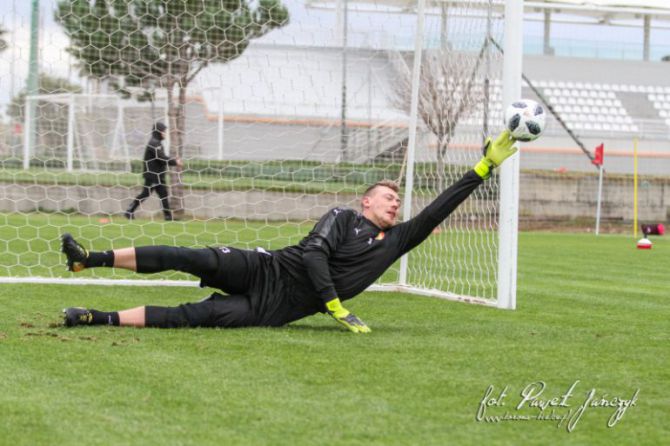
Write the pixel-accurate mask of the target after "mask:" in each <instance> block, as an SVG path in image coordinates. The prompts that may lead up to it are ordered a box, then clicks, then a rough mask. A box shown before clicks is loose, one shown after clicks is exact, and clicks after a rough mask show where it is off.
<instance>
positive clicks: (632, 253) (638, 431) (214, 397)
mask: <svg viewBox="0 0 670 446" xmlns="http://www.w3.org/2000/svg"><path fill="white" fill-rule="evenodd" d="M7 223H8V224H9V222H7ZM203 224H204V223H203ZM54 226H56V225H55V224H54ZM176 227H177V226H175V228H176ZM204 229H205V228H203V230H204ZM303 229H304V228H303ZM8 230H9V229H7V228H3V231H8ZM125 230H127V231H131V232H132V231H135V230H138V231H139V230H140V229H139V228H134V227H133V225H129V226H128V227H127V228H126V229H125ZM145 230H147V231H149V230H148V229H145ZM264 230H269V229H264ZM54 231H55V230H54ZM82 231H84V232H85V231H91V234H92V235H94V233H95V229H94V227H93V225H91V227H90V228H87V227H84V228H83V229H82ZM156 231H158V230H156ZM290 231H292V230H290ZM159 232H160V231H158V232H157V233H156V234H154V233H147V234H146V237H147V238H148V239H150V240H157V239H160V237H165V238H166V239H167V238H170V237H175V235H174V234H167V235H160V233H159ZM177 232H178V230H177ZM47 233H48V232H47ZM49 234H50V233H49ZM86 234H87V235H88V233H86ZM54 235H57V234H55V233H54ZM177 235H178V234H177ZM184 237H187V236H184ZM96 243H102V241H100V240H97V241H96ZM28 254H31V253H28ZM31 255H32V254H31ZM518 269H519V281H518V309H517V310H516V311H502V310H497V309H492V308H486V307H480V306H472V305H466V304H460V303H452V302H447V301H441V300H437V299H430V298H423V297H416V296H410V295H404V294H395V293H393V294H391V293H389V294H385V293H364V294H363V295H361V296H359V297H358V298H356V299H355V300H353V301H351V302H350V303H348V306H349V307H350V308H351V309H352V310H353V311H354V312H355V313H356V314H358V315H359V316H361V317H362V318H363V319H364V320H365V321H366V322H368V324H369V325H370V326H371V327H372V329H373V332H372V333H371V334H370V335H368V336H356V335H350V334H349V333H347V332H344V331H342V330H340V329H339V327H337V326H336V325H335V324H334V323H333V322H332V321H330V320H329V319H328V318H327V317H325V316H323V315H318V316H314V317H311V318H308V319H305V320H302V321H299V322H296V323H294V324H291V325H289V326H287V327H283V328H278V329H267V328H249V329H238V330H217V329H183V330H158V329H128V328H124V329H114V328H97V327H91V328H78V329H70V330H68V329H64V328H60V327H56V326H53V325H52V324H53V323H54V322H56V321H57V319H58V314H59V311H60V309H61V308H63V307H65V306H72V305H87V306H92V307H97V308H100V309H119V308H126V307H133V306H137V305H143V304H159V305H172V304H177V303H179V302H183V301H193V300H197V299H199V298H201V297H203V296H205V295H206V294H207V291H206V290H199V289H196V288H169V289H166V288H156V287H144V288H138V287H121V286H118V287H92V286H56V285H52V286H46V285H3V286H2V287H1V288H0V376H2V377H3V379H2V380H1V381H0V414H1V415H2V416H1V417H0V444H3V445H5V444H7V445H41V444H43V445H54V444H59V445H69V444H73V445H74V444H93V445H96V444H99V445H109V444H124V445H125V444H128V445H130V444H157V445H158V444H161V445H162V444H192V445H209V444H212V445H221V444H243V445H247V444H254V445H256V444H258V445H279V444H291V445H314V444H341V445H350V444H367V445H392V444H400V445H445V444H453V445H468V444H487V445H498V444H500V445H507V444H510V445H516V444H538V445H540V444H541V445H548V444H549V445H555V444H584V445H610V444H637V445H659V444H664V443H666V442H667V439H668V438H670V428H668V424H667V415H668V408H669V407H670V386H669V385H668V383H670V372H669V369H670V361H669V360H668V357H669V355H668V353H669V348H668V343H669V341H670V335H669V331H668V326H669V325H668V319H669V317H670V311H669V308H670V305H669V303H668V271H669V270H670V241H668V240H667V239H664V238H660V239H658V238H657V239H654V248H653V249H652V250H651V251H638V250H636V249H635V246H634V240H632V238H631V237H624V236H600V237H594V236H592V235H577V234H551V233H522V234H521V235H520V246H519V268H518ZM576 380H579V381H580V383H579V384H578V385H577V387H576V389H575V392H574V397H573V398H572V399H571V400H570V401H569V402H570V403H571V407H572V408H573V409H576V408H577V406H578V405H579V404H580V403H581V401H583V400H584V398H585V393H586V392H587V391H588V390H590V389H591V388H595V389H596V391H597V392H598V394H599V395H602V394H603V393H606V394H607V395H608V397H609V398H612V397H615V396H619V397H622V398H630V397H631V395H632V394H633V392H634V391H635V390H636V389H638V388H639V389H640V393H639V398H638V401H637V405H636V406H634V407H631V408H630V409H629V410H628V412H627V413H626V414H625V416H624V417H623V419H622V420H621V421H620V422H619V423H618V424H617V425H616V426H614V427H612V428H608V427H607V426H606V423H607V420H608V418H609V417H610V415H611V414H612V413H613V411H614V409H612V408H590V409H588V410H587V411H586V412H585V413H584V415H583V416H582V418H581V419H580V421H579V423H578V424H577V426H576V428H575V429H574V431H573V432H572V433H568V432H567V431H566V429H565V427H564V426H561V427H557V422H554V421H552V422H549V421H515V422H509V421H508V422H500V423H486V422H477V421H476V420H475V415H476V412H477V409H478V406H479V402H480V400H481V399H482V397H483V395H484V392H485V390H486V389H487V387H488V386H489V385H494V386H495V388H496V390H497V391H499V390H500V389H501V388H502V387H504V386H509V391H508V396H507V397H506V406H505V407H501V408H496V407H492V408H489V413H490V414H492V415H496V414H497V415H502V414H503V413H504V411H505V410H510V411H512V412H514V410H513V408H512V406H513V405H514V403H516V402H518V401H519V399H520V397H519V393H520V391H521V390H522V389H523V387H525V386H526V385H527V384H529V383H532V382H535V381H544V382H546V383H547V386H548V387H547V389H546V391H545V394H544V396H546V397H555V396H560V395H562V394H563V393H565V391H566V390H567V389H568V387H569V386H570V385H571V384H572V383H574V382H575V381H576ZM557 412H560V413H565V412H567V409H562V408H558V409H557ZM536 413H537V410H535V409H531V408H524V409H522V410H520V411H519V412H518V414H536Z"/></svg>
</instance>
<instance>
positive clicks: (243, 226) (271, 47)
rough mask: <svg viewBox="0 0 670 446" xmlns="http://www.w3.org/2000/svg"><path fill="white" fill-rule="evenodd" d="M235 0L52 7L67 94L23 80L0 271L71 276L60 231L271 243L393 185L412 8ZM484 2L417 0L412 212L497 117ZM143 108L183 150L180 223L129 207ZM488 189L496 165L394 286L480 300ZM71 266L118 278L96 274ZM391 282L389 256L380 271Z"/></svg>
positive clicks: (491, 292) (134, 238) (497, 23)
mask: <svg viewBox="0 0 670 446" xmlns="http://www.w3.org/2000/svg"><path fill="white" fill-rule="evenodd" d="M243 4H244V2H242V3H237V2H221V1H203V2H161V1H131V0H128V1H121V2H118V1H117V2H111V1H100V2H88V1H60V2H58V11H57V17H58V20H57V23H58V27H59V29H60V32H65V34H66V35H67V36H68V37H69V40H68V39H66V42H67V44H68V45H69V46H70V48H71V49H70V54H71V55H72V56H71V58H70V63H71V64H72V66H74V67H77V70H78V71H79V75H74V74H72V77H71V79H72V83H73V84H76V85H78V86H80V87H79V91H83V93H80V92H79V91H76V92H74V93H73V92H67V93H59V94H49V93H52V92H50V91H42V90H40V91H39V94H35V92H33V94H29V95H27V96H26V97H27V100H26V101H25V104H27V108H29V109H30V110H31V111H30V112H27V111H22V112H21V113H17V114H16V116H14V117H13V118H12V119H14V120H15V122H17V123H20V122H24V123H25V125H24V126H23V129H24V130H25V131H24V132H23V133H24V134H23V135H22V136H23V140H22V142H21V144H23V145H24V146H25V147H22V148H21V147H20V145H19V144H15V145H13V146H11V148H10V149H9V150H8V152H7V156H6V159H5V163H4V164H3V168H2V176H3V178H4V182H3V184H2V185H1V186H0V187H2V189H3V190H4V192H3V193H2V197H1V198H0V206H2V215H1V217H0V218H2V219H3V220H4V221H3V223H4V224H5V228H6V229H5V231H6V232H7V236H6V237H4V238H3V239H4V242H2V245H1V246H0V251H1V252H2V254H3V255H2V256H1V258H2V260H1V261H0V262H1V263H2V272H1V273H2V274H3V275H4V276H7V277H20V276H26V275H29V276H34V277H69V273H66V272H64V268H63V259H62V258H61V255H60V254H59V253H58V252H57V246H58V236H59V234H60V233H62V232H65V231H68V232H71V233H72V234H73V235H74V236H75V237H76V238H77V239H79V240H80V241H81V242H82V243H84V244H85V245H87V246H89V247H91V248H92V249H96V250H102V249H109V248H121V247H126V246H129V245H135V246H138V245H144V244H159V243H160V244H177V245H185V246H208V245H214V246H216V245H226V244H231V245H235V246H238V247H241V248H253V247H256V246H261V247H264V248H268V249H276V248H280V247H282V246H285V245H287V244H291V243H297V242H298V241H299V240H300V239H301V238H302V237H303V236H304V235H305V234H306V233H307V232H308V231H309V230H310V229H311V227H312V226H313V224H314V221H315V220H316V219H318V218H319V217H320V216H321V215H322V214H323V213H325V212H326V211H327V210H328V209H329V208H330V207H333V206H335V205H349V206H351V207H355V208H357V207H358V201H359V199H360V195H361V192H362V191H363V190H365V188H366V187H367V186H368V185H370V184H371V183H374V182H375V181H378V180H381V179H384V178H390V179H400V180H401V181H402V182H403V184H404V181H405V178H404V176H405V175H406V172H407V171H408V166H407V164H406V161H407V157H406V152H407V145H408V134H409V132H408V126H409V122H410V112H411V110H410V109H409V96H408V95H406V94H405V93H407V92H408V91H409V87H410V86H411V76H410V73H411V66H412V63H413V60H414V57H415V54H414V39H415V35H416V23H417V17H416V14H415V13H414V7H415V5H413V4H407V5H405V4H403V5H398V4H394V3H393V2H391V3H385V2H380V3H378V4H375V3H374V2H368V3H353V2H349V4H348V6H347V7H346V9H345V5H346V3H344V2H340V3H332V4H329V3H319V2H309V3H308V4H303V3H301V2H290V3H287V4H286V5H285V6H286V8H287V9H286V10H284V9H283V6H281V4H279V3H275V2H273V1H269V0H268V1H266V0H263V1H260V2H252V3H251V4H250V8H251V9H252V10H254V11H256V13H255V14H253V15H250V16H245V13H246V11H247V10H246V9H245V8H243V7H241V6H240V5H243ZM454 5H455V6H454ZM491 5H494V6H496V8H497V9H496V10H494V9H492V8H489V7H490V6H491ZM500 5H501V2H498V1H497V2H488V1H486V2H482V1H471V2H469V1H463V2H454V3H453V5H451V6H449V7H446V6H445V7H438V8H433V9H430V8H429V9H428V10H427V14H426V16H425V29H424V32H423V39H424V48H423V51H424V52H423V57H422V61H423V62H422V70H423V76H422V78H421V83H420V96H421V98H422V100H421V101H420V107H419V110H418V116H419V120H418V122H419V124H418V129H417V135H418V137H417V144H416V147H415V157H416V165H415V166H413V172H414V190H413V203H412V209H413V214H415V213H416V212H418V211H419V210H420V209H421V208H423V207H424V206H425V205H427V204H428V203H429V202H430V201H431V200H432V199H434V198H435V197H436V196H437V194H438V193H439V192H440V191H441V190H442V189H443V188H444V187H446V186H448V185H449V184H451V183H452V182H453V181H455V180H457V179H458V178H459V177H460V176H461V175H462V174H463V173H464V172H465V171H466V170H467V169H469V168H470V167H471V166H472V165H474V164H475V162H476V161H477V160H478V159H479V157H480V152H479V150H480V147H481V145H482V142H483V139H484V137H485V135H486V134H488V133H494V132H498V131H499V130H500V129H501V125H500V123H501V110H502V104H501V94H500V91H501V66H502V56H501V54H500V52H499V51H498V50H496V49H495V47H494V46H493V45H492V44H491V43H490V41H489V40H488V38H487V37H492V38H493V39H496V40H497V41H498V42H500V41H501V40H502V31H503V30H502V20H501V17H500V12H499V11H500ZM184 8H186V9H184ZM189 8H190V9H189ZM496 11H497V12H496ZM243 16H244V17H246V18H244V17H243ZM240 17H242V18H240ZM287 17H288V18H289V20H288V21H286V18H287ZM245 20H246V21H245ZM54 50H55V49H54ZM22 62H24V61H22ZM48 68H49V67H43V69H47V70H48ZM117 91H118V93H117ZM102 92H105V93H102ZM128 95H130V97H129V96H128ZM138 98H139V99H150V100H148V101H146V100H142V101H139V100H138ZM31 102H32V103H33V107H32V108H31V107H30V103H31ZM158 119H161V120H164V121H166V123H167V124H168V127H169V129H170V135H169V136H170V137H169V141H168V144H167V149H168V151H169V152H170V154H171V155H177V156H180V157H181V158H182V159H183V160H184V167H183V170H181V171H173V172H172V173H171V175H170V180H171V184H172V190H171V195H172V206H173V208H174V210H175V211H177V212H178V214H177V215H179V216H180V217H181V221H179V222H169V223H168V222H163V221H162V214H161V213H160V203H159V200H158V199H157V198H156V196H153V197H151V198H150V199H148V200H147V201H146V202H144V203H143V204H142V206H141V207H140V209H139V210H138V211H137V212H136V217H137V218H136V219H135V220H132V221H127V220H126V219H124V218H123V211H124V210H125V209H126V208H127V206H128V205H129V203H130V202H131V200H132V198H133V197H134V196H135V195H136V194H137V193H139V191H140V187H141V176H140V171H141V168H142V164H141V162H140V160H141V157H142V153H143V149H144V146H145V145H146V142H147V140H148V138H149V133H150V129H151V126H152V123H153V122H155V121H156V120H158ZM31 126H32V127H33V128H34V132H35V133H34V134H35V137H34V139H33V140H32V141H31V140H30V138H26V134H27V133H28V132H29V129H30V128H31ZM26 167H27V168H26ZM497 188H498V186H497V178H495V177H494V178H493V179H492V180H491V181H489V182H488V183H487V184H486V185H485V186H483V187H481V188H479V189H478V190H477V191H476V192H475V194H474V195H473V196H472V197H471V198H470V199H469V200H468V201H467V202H466V203H465V204H464V205H463V206H461V207H460V208H459V209H458V210H457V211H456V212H455V214H454V215H452V217H450V218H449V220H448V221H447V222H446V223H444V224H442V225H441V226H440V227H439V228H438V229H437V230H436V231H435V233H434V234H433V235H432V236H431V237H430V238H429V239H428V240H427V241H426V242H425V243H424V244H423V245H421V246H420V247H419V248H417V249H416V250H415V251H413V252H412V253H411V255H410V258H409V263H408V271H407V284H408V285H410V286H412V287H415V288H417V289H423V290H431V289H433V290H439V291H443V292H448V293H453V294H456V295H464V296H476V297H480V298H484V299H489V300H491V299H494V298H495V295H496V277H495V276H496V268H497V266H496V265H497V248H496V246H497V208H498V193H497ZM405 218H407V216H405ZM81 277H85V278H103V277H104V278H129V277H133V276H131V275H129V274H128V273H126V272H123V271H116V270H110V269H94V270H90V271H89V270H87V271H85V272H84V273H82V274H81ZM135 277H136V276H135ZM152 277H153V278H163V279H186V277H185V276H183V275H181V274H167V273H166V274H161V275H156V276H152ZM398 280H399V266H395V267H394V268H392V269H391V270H389V271H388V272H387V273H386V274H385V275H384V276H383V277H382V279H381V280H380V283H385V284H395V283H397V282H398Z"/></svg>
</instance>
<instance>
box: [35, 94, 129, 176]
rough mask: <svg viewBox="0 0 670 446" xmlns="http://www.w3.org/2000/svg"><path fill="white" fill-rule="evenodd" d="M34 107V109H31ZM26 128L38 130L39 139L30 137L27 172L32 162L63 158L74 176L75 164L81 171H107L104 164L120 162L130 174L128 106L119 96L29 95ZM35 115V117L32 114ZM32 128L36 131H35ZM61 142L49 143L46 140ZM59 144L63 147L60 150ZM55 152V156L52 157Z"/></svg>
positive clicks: (36, 131)
mask: <svg viewBox="0 0 670 446" xmlns="http://www.w3.org/2000/svg"><path fill="white" fill-rule="evenodd" d="M31 105H32V106H31ZM25 110H26V111H27V113H26V115H25V122H24V128H26V129H29V128H33V129H35V130H34V132H35V133H36V134H37V136H38V137H37V138H34V140H33V139H31V138H30V137H29V136H30V135H26V137H25V138H24V149H23V168H24V169H28V168H29V167H30V159H31V158H33V159H48V158H50V157H53V158H60V159H62V160H63V161H64V163H65V167H66V170H67V171H68V172H72V171H73V169H74V164H75V161H76V162H77V165H78V168H79V169H81V170H106V169H101V168H100V162H101V161H114V160H116V161H120V162H121V163H123V164H122V165H123V168H124V170H126V171H130V153H129V149H128V144H127V140H126V129H125V125H124V119H125V117H124V104H123V101H122V99H121V98H120V97H119V96H117V95H111V94H85V93H57V94H40V95H27V96H26V98H25ZM33 112H34V113H35V116H31V115H30V113H33ZM31 126H32V127H31ZM48 138H52V139H57V140H60V141H51V142H47V141H44V139H48ZM59 142H60V145H61V146H64V147H61V148H60V149H61V150H58V149H59V147H58V145H59ZM48 152H51V153H48Z"/></svg>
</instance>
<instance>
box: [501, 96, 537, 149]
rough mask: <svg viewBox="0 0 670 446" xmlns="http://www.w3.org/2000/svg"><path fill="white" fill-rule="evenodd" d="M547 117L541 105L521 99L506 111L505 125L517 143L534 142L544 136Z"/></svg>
mask: <svg viewBox="0 0 670 446" xmlns="http://www.w3.org/2000/svg"><path fill="white" fill-rule="evenodd" d="M546 117H547V114H546V113H545V112H544V108H542V106H541V105H540V104H538V103H537V102H535V101H533V100H530V99H521V100H518V101H516V102H514V103H512V104H511V105H510V106H509V107H507V110H505V125H506V126H507V128H508V129H509V131H510V132H511V133H512V137H513V138H514V139H516V140H517V141H533V140H535V139H537V138H539V137H540V135H541V134H542V131H543V130H544V123H545V120H546Z"/></svg>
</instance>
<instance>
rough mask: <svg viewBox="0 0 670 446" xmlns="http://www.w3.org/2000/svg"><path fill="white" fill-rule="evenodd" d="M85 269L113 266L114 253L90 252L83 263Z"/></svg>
mask: <svg viewBox="0 0 670 446" xmlns="http://www.w3.org/2000/svg"><path fill="white" fill-rule="evenodd" d="M84 266H86V268H93V267H96V266H109V267H112V266H114V251H104V252H91V253H89V254H88V257H87V258H86V260H85V261H84Z"/></svg>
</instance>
